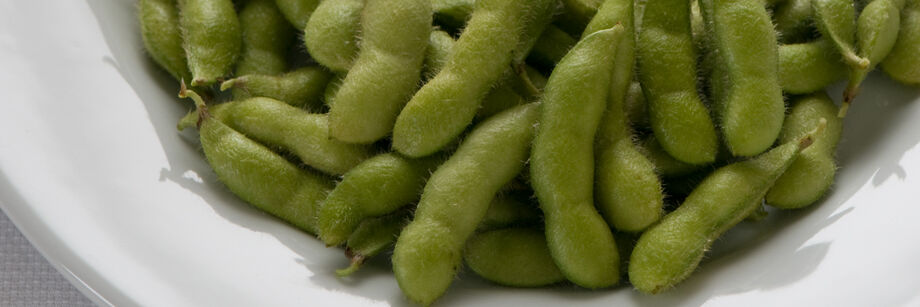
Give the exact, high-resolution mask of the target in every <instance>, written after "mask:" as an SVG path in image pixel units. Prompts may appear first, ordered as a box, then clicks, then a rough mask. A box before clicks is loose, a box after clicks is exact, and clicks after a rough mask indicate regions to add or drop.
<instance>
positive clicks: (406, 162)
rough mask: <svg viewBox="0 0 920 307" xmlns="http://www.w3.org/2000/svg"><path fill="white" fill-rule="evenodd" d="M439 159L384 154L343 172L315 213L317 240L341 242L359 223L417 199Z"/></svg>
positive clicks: (334, 243) (327, 242)
mask: <svg viewBox="0 0 920 307" xmlns="http://www.w3.org/2000/svg"><path fill="white" fill-rule="evenodd" d="M441 160H442V159H441V158H440V157H429V158H424V159H408V158H405V157H403V156H400V155H399V154H395V153H385V154H380V155H377V156H374V157H372V158H370V159H367V160H365V161H364V162H361V164H358V166H355V167H354V168H353V169H351V170H350V171H348V172H347V173H345V176H343V177H342V181H341V182H339V183H338V184H337V185H336V186H335V189H333V190H332V192H330V193H329V196H328V197H326V200H325V201H324V202H323V205H322V207H321V208H320V211H319V224H318V225H319V238H320V239H322V240H323V242H325V243H326V245H328V246H336V245H339V244H342V243H343V242H345V240H347V239H348V237H349V236H350V235H352V233H353V232H354V231H355V229H356V228H357V227H358V225H360V224H361V221H363V220H365V219H367V218H370V217H375V216H382V215H385V214H389V213H392V212H395V211H397V210H399V209H400V208H402V207H405V206H406V205H408V204H409V203H412V202H413V201H416V200H418V197H419V194H420V192H421V190H422V187H423V186H424V185H425V180H426V179H427V178H428V175H429V174H430V171H431V170H433V169H434V167H435V166H437V165H438V164H439V163H440V162H441Z"/></svg>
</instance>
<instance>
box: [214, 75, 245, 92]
mask: <svg viewBox="0 0 920 307" xmlns="http://www.w3.org/2000/svg"><path fill="white" fill-rule="evenodd" d="M241 86H246V80H245V79H243V77H239V78H233V79H230V80H227V81H224V82H222V83H221V84H220V91H221V92H223V91H226V90H228V89H231V88H235V87H241Z"/></svg>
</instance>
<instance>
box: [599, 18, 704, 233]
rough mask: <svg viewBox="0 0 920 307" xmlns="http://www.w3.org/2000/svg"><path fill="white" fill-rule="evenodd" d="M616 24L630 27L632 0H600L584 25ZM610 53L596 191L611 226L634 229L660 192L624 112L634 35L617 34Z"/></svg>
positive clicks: (654, 208)
mask: <svg viewBox="0 0 920 307" xmlns="http://www.w3.org/2000/svg"><path fill="white" fill-rule="evenodd" d="M616 24H619V25H621V26H622V27H623V29H624V32H626V33H632V32H633V30H632V29H633V1H632V0H609V1H606V2H604V4H603V5H601V7H600V8H599V9H598V11H597V14H596V15H594V18H593V19H592V20H591V22H590V23H589V24H588V26H587V28H585V34H588V35H590V33H594V32H596V31H597V29H598V28H603V27H608V28H609V27H612V26H614V25H616ZM614 56H615V59H616V61H617V63H616V64H615V65H614V67H613V75H612V76H611V83H610V84H611V86H610V93H609V94H608V96H607V111H606V112H605V113H604V116H603V119H602V120H601V123H600V125H599V126H598V129H597V140H596V142H595V155H596V157H595V158H596V161H595V163H596V167H595V176H596V178H597V179H596V181H595V192H594V195H595V197H597V206H598V209H599V211H600V213H601V214H602V215H603V216H604V219H606V220H607V223H608V224H609V225H610V226H613V227H614V228H616V229H619V230H622V231H631V232H635V231H641V230H642V229H644V228H645V227H648V225H650V224H652V223H654V222H655V221H657V220H658V218H659V217H660V216H661V213H662V211H663V210H662V206H663V198H664V195H662V192H661V182H659V180H658V176H657V175H656V174H655V168H654V165H652V164H651V163H650V162H649V161H648V159H646V158H645V156H643V155H642V154H641V153H640V152H639V151H638V149H637V148H636V145H635V144H634V143H633V133H632V130H631V129H630V127H629V121H628V119H627V115H626V109H625V99H626V95H627V92H628V88H629V86H630V83H632V80H633V69H634V67H635V65H634V63H635V41H634V40H633V39H632V36H627V37H625V38H623V39H621V40H620V43H619V45H618V46H617V47H616V54H615V55H614ZM713 133H714V132H713Z"/></svg>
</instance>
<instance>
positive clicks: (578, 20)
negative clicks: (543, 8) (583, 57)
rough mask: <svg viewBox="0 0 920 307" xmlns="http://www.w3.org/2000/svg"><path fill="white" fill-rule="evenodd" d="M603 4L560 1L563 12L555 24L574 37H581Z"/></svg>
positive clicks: (599, 1)
mask: <svg viewBox="0 0 920 307" xmlns="http://www.w3.org/2000/svg"><path fill="white" fill-rule="evenodd" d="M603 3H604V0H562V7H563V8H564V11H563V13H562V16H560V17H559V20H558V21H556V24H558V25H559V27H560V28H562V29H563V30H565V31H566V32H568V33H569V34H570V35H572V36H574V37H580V36H583V35H582V34H583V32H584V30H585V26H587V25H588V23H589V22H590V21H591V19H593V18H594V14H597V9H598V8H599V7H600V6H601V4H603Z"/></svg>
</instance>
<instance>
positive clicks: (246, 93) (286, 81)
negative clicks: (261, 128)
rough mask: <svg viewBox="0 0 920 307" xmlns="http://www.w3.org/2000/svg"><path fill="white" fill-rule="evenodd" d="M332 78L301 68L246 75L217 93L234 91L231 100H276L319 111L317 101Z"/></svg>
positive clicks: (221, 86)
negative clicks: (271, 73)
mask: <svg viewBox="0 0 920 307" xmlns="http://www.w3.org/2000/svg"><path fill="white" fill-rule="evenodd" d="M330 79H332V74H330V73H329V72H328V71H326V70H323V69H322V68H319V67H317V66H308V67H303V68H300V69H297V70H294V71H291V72H288V73H285V74H282V75H278V76H275V75H260V74H255V75H245V76H240V77H237V78H233V79H230V80H227V81H224V82H223V83H221V84H220V90H221V91H226V90H228V89H234V90H235V91H234V95H233V96H234V98H235V99H236V100H242V99H246V98H250V97H267V98H272V99H277V100H280V101H283V102H284V103H287V104H289V105H292V106H295V107H299V108H307V109H311V110H319V109H320V106H321V105H322V104H321V103H320V100H321V98H322V96H323V92H324V91H325V90H326V86H327V84H329V81H330Z"/></svg>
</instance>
